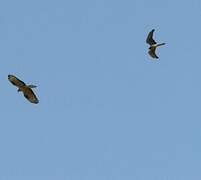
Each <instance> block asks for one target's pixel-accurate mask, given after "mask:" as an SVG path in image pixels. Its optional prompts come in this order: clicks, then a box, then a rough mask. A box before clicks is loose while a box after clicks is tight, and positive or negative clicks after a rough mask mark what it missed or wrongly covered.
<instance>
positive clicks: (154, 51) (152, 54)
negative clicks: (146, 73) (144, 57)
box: [148, 48, 158, 59]
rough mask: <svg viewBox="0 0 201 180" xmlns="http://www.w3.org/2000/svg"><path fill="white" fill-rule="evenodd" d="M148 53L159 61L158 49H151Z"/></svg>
mask: <svg viewBox="0 0 201 180" xmlns="http://www.w3.org/2000/svg"><path fill="white" fill-rule="evenodd" d="M148 53H149V55H150V56H151V57H152V58H156V59H158V56H157V55H156V48H152V49H150V50H149V52H148Z"/></svg>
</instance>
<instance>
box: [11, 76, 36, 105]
mask: <svg viewBox="0 0 201 180" xmlns="http://www.w3.org/2000/svg"><path fill="white" fill-rule="evenodd" d="M8 80H9V81H10V82H11V83H12V84H13V85H14V86H17V87H18V90H17V91H18V92H20V91H22V92H23V94H24V97H25V98H27V99H28V100H29V101H30V102H31V103H34V104H38V103H39V100H38V99H37V97H36V95H35V94H34V92H33V91H32V89H31V88H36V87H37V86H35V85H26V84H25V83H24V82H23V81H21V80H20V79H18V78H17V77H15V76H14V75H8Z"/></svg>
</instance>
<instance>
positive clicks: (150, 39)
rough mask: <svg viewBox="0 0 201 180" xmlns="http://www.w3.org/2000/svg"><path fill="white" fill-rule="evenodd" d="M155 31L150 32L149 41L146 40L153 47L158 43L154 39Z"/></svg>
mask: <svg viewBox="0 0 201 180" xmlns="http://www.w3.org/2000/svg"><path fill="white" fill-rule="evenodd" d="M154 31H155V30H154V29H152V30H151V31H150V32H149V34H148V36H147V39H146V42H147V43H148V44H149V45H150V46H151V45H153V44H156V41H154V39H153V33H154Z"/></svg>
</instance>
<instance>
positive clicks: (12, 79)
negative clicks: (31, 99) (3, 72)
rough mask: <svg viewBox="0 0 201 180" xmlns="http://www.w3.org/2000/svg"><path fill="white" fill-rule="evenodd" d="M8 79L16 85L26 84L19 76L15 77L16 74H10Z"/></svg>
mask: <svg viewBox="0 0 201 180" xmlns="http://www.w3.org/2000/svg"><path fill="white" fill-rule="evenodd" d="M8 80H9V81H10V82H11V83H12V84H13V85H14V86H17V87H23V86H26V84H25V83H24V82H23V81H21V80H20V79H18V78H17V77H15V76H14V75H10V74H9V75H8Z"/></svg>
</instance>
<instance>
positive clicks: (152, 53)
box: [146, 29, 165, 59]
mask: <svg viewBox="0 0 201 180" xmlns="http://www.w3.org/2000/svg"><path fill="white" fill-rule="evenodd" d="M153 33H154V29H152V30H151V31H150V32H149V34H148V36H147V39H146V42H147V43H148V44H149V45H150V47H149V51H148V53H149V55H150V56H151V57H152V58H156V59H158V56H157V55H156V53H155V51H156V48H157V47H159V46H162V45H165V43H160V44H157V42H156V41H154V39H153Z"/></svg>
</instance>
